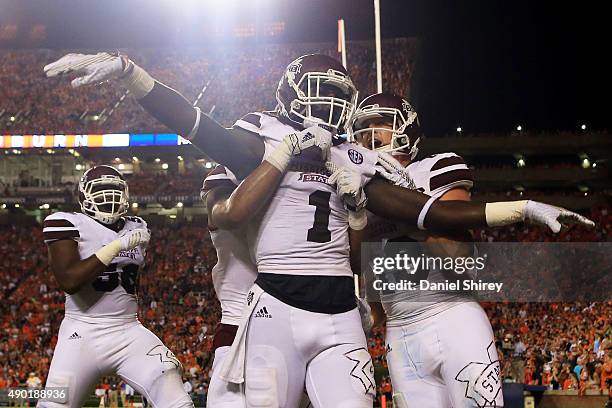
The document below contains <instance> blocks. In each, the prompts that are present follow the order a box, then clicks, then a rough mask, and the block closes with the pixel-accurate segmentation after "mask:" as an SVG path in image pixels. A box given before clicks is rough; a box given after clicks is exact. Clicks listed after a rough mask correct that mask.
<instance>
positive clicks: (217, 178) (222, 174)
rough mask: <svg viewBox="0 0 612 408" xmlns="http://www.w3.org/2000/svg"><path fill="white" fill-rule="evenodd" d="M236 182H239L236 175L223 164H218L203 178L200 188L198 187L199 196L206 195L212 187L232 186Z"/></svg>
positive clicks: (236, 183) (203, 196)
mask: <svg viewBox="0 0 612 408" xmlns="http://www.w3.org/2000/svg"><path fill="white" fill-rule="evenodd" d="M238 184H240V183H239V182H238V180H237V179H236V176H234V173H232V172H231V171H230V170H228V169H227V168H225V167H224V166H221V165H219V166H217V167H215V168H214V170H212V171H211V172H210V173H208V176H206V178H205V179H204V182H203V183H202V188H201V189H200V197H201V198H202V199H204V198H205V197H206V194H208V193H209V192H210V190H212V189H213V188H217V187H227V188H234V187H236V186H237V185H238Z"/></svg>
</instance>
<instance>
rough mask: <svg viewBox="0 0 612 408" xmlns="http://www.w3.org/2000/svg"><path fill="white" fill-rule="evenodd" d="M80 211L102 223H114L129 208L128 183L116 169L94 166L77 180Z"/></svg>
mask: <svg viewBox="0 0 612 408" xmlns="http://www.w3.org/2000/svg"><path fill="white" fill-rule="evenodd" d="M79 203H80V204H81V211H83V214H85V215H88V216H90V217H92V218H94V219H96V220H98V221H100V222H101V223H103V224H114V223H115V222H117V221H118V220H119V218H121V216H123V215H124V214H125V213H127V211H128V208H129V192H128V185H127V182H126V181H125V178H124V177H123V174H121V173H120V172H119V171H118V170H116V169H115V168H114V167H111V166H104V165H102V166H95V167H92V168H91V169H89V170H87V171H86V172H85V173H84V174H83V177H81V181H80V182H79Z"/></svg>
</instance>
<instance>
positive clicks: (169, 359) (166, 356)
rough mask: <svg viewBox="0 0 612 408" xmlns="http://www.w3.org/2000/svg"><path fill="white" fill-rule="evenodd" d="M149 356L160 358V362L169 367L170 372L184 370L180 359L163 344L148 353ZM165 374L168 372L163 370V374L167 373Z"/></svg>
mask: <svg viewBox="0 0 612 408" xmlns="http://www.w3.org/2000/svg"><path fill="white" fill-rule="evenodd" d="M147 356H151V357H158V358H159V362H160V363H162V364H164V366H165V367H168V369H170V370H172V369H177V370H179V369H181V368H182V365H181V362H180V361H179V360H178V358H176V356H175V355H174V353H173V352H172V351H170V349H169V348H168V347H166V346H164V345H163V344H158V345H157V346H155V347H153V348H152V349H151V350H149V351H148V352H147ZM165 372H166V370H162V373H165Z"/></svg>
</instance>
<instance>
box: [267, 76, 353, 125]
mask: <svg viewBox="0 0 612 408" xmlns="http://www.w3.org/2000/svg"><path fill="white" fill-rule="evenodd" d="M293 79H294V78H291V77H288V78H287V80H288V82H289V85H290V87H291V88H292V89H293V91H294V92H295V95H296V98H295V99H293V100H292V101H291V104H290V106H289V112H287V115H288V116H289V117H290V118H291V119H293V120H296V119H295V118H297V119H299V120H296V121H298V122H300V123H302V124H304V126H308V125H307V123H308V121H312V122H321V123H324V124H327V125H329V126H331V127H332V128H334V129H336V130H337V131H339V132H341V131H343V130H344V129H345V127H346V125H347V123H348V120H349V118H350V116H351V114H352V112H353V110H354V108H355V104H356V102H357V89H356V88H355V86H354V85H353V82H352V81H351V79H350V78H349V77H348V76H346V75H345V74H343V73H342V72H340V71H336V70H333V69H329V70H327V72H306V73H305V74H304V75H302V76H301V77H300V79H299V81H298V82H297V83H296V82H294V81H293ZM277 100H278V101H279V105H281V106H283V104H282V102H281V100H280V99H279V94H278V92H277Z"/></svg>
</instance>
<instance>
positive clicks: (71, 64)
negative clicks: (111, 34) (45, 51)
mask: <svg viewBox="0 0 612 408" xmlns="http://www.w3.org/2000/svg"><path fill="white" fill-rule="evenodd" d="M127 61H128V60H127V59H126V58H122V57H120V56H119V55H113V54H109V53H107V52H99V53H97V54H94V55H92V54H66V55H64V56H63V57H62V58H60V59H58V60H57V61H55V62H52V63H50V64H48V65H45V67H44V68H43V71H45V74H47V76H48V77H54V76H57V75H64V74H68V73H76V74H77V75H79V76H78V77H77V78H75V79H73V80H72V82H71V84H72V86H73V87H74V88H77V87H79V86H82V85H91V84H98V83H100V82H104V81H108V80H109V79H116V78H119V77H121V76H122V75H124V74H125V69H126V68H127Z"/></svg>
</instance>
